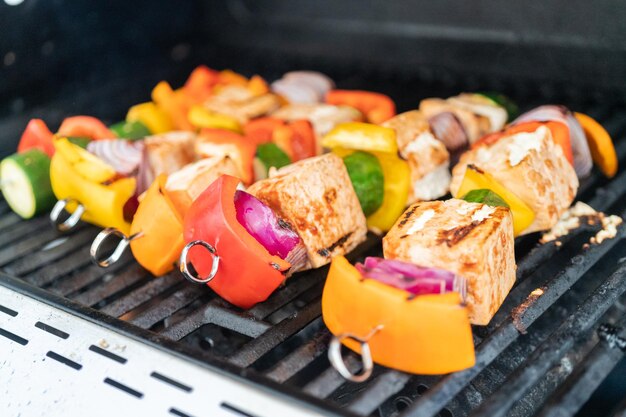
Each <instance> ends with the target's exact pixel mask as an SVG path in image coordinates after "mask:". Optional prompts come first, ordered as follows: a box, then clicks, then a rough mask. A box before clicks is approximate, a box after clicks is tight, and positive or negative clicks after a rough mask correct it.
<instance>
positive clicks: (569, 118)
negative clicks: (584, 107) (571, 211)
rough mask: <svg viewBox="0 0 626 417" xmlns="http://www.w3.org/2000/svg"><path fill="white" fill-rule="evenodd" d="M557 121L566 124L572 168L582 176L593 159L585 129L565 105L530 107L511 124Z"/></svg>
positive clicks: (588, 169)
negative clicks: (572, 158)
mask: <svg viewBox="0 0 626 417" xmlns="http://www.w3.org/2000/svg"><path fill="white" fill-rule="evenodd" d="M532 121H537V122H548V121H552V122H559V123H563V124H565V125H567V127H568V128H569V135H570V137H569V140H570V143H571V145H572V153H573V154H574V170H575V171H576V175H578V177H580V178H582V177H585V176H587V175H589V173H590V172H591V169H592V168H593V160H592V158H591V152H590V151H589V145H588V144H587V138H586V136H585V131H584V130H583V128H582V126H581V125H580V123H578V120H576V117H574V115H573V114H572V112H571V111H570V110H569V109H568V108H567V107H565V106H557V105H552V104H548V105H545V106H539V107H537V108H535V109H532V110H530V111H528V112H526V113H524V114H522V115H521V116H519V117H518V118H517V119H515V120H514V121H513V123H512V124H513V125H516V124H520V123H524V122H532Z"/></svg>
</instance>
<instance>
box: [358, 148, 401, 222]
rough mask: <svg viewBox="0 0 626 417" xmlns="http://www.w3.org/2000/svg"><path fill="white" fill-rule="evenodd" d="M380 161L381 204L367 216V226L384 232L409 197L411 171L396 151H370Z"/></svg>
mask: <svg viewBox="0 0 626 417" xmlns="http://www.w3.org/2000/svg"><path fill="white" fill-rule="evenodd" d="M372 153H373V154H374V155H375V156H376V157H377V158H378V161H379V162H380V166H381V167H382V169H383V176H384V178H385V185H384V187H385V194H384V196H383V204H382V205H381V206H380V207H379V209H378V210H376V211H375V212H374V213H372V214H370V215H369V217H368V218H367V226H368V227H369V228H370V229H372V230H374V231H381V232H386V231H388V230H389V229H391V227H392V226H393V225H394V223H395V222H396V220H398V217H400V216H401V215H402V213H403V212H404V209H405V208H406V203H407V200H408V199H409V189H410V188H411V171H410V169H409V164H408V163H407V162H406V161H405V160H403V159H400V158H399V157H398V154H397V153H384V152H372Z"/></svg>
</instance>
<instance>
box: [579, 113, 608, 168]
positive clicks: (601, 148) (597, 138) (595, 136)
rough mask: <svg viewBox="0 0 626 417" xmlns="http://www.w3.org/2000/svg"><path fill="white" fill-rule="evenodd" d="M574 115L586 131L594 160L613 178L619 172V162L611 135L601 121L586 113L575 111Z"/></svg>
mask: <svg viewBox="0 0 626 417" xmlns="http://www.w3.org/2000/svg"><path fill="white" fill-rule="evenodd" d="M574 115H575V116H576V119H577V120H578V122H579V123H580V125H581V126H582V128H583V130H584V131H585V136H586V137H587V143H588V144H589V150H590V151H591V157H592V158H593V161H594V162H595V163H596V164H597V165H598V167H599V168H600V171H602V173H603V174H604V175H606V176H607V177H609V178H613V177H614V176H615V174H616V173H617V166H618V162H617V154H616V153H615V146H613V141H612V140H611V136H610V135H609V133H608V132H607V131H606V130H605V129H604V128H603V127H602V125H601V124H600V123H598V122H596V121H595V120H593V119H592V118H591V117H589V116H587V115H586V114H582V113H574Z"/></svg>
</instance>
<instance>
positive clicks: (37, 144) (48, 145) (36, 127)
mask: <svg viewBox="0 0 626 417" xmlns="http://www.w3.org/2000/svg"><path fill="white" fill-rule="evenodd" d="M32 148H36V149H40V150H41V151H43V152H44V153H45V154H46V155H48V156H49V157H52V155H54V145H53V144H52V132H50V129H48V126H47V125H46V122H44V121H43V120H41V119H32V120H31V121H30V122H28V124H27V125H26V129H24V133H22V137H21V138H20V143H19V144H18V145H17V151H18V152H25V151H27V150H29V149H32Z"/></svg>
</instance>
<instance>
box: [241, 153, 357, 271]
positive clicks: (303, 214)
mask: <svg viewBox="0 0 626 417" xmlns="http://www.w3.org/2000/svg"><path fill="white" fill-rule="evenodd" d="M248 192H250V193H251V194H253V195H255V196H256V197H257V198H258V199H259V200H261V201H263V202H264V203H265V204H267V205H268V206H270V207H271V208H272V209H273V210H274V211H275V212H276V213H277V214H278V215H279V216H280V217H282V218H283V219H284V220H286V221H288V222H289V223H290V224H291V225H292V227H293V228H294V230H295V231H296V232H297V233H298V234H299V235H300V238H301V239H302V242H303V244H304V246H305V247H306V249H307V254H308V257H309V263H310V267H313V268H318V267H320V266H322V265H325V264H327V263H329V262H330V260H331V258H332V257H333V256H337V255H344V254H346V253H348V252H350V251H351V250H352V249H354V247H356V246H357V245H358V244H359V243H361V242H362V241H364V240H365V235H366V233H367V226H366V224H365V216H364V215H363V211H361V206H360V204H359V199H358V198H357V196H356V193H355V192H354V188H353V187H352V183H351V182H350V177H349V176H348V171H347V170H346V167H345V166H344V164H343V161H342V160H341V158H339V157H338V156H337V155H335V154H332V153H329V154H325V155H322V156H318V157H314V158H309V159H305V160H302V161H299V162H297V163H295V164H292V165H289V166H286V167H284V168H281V169H279V170H278V171H276V172H275V173H274V174H273V175H271V177H270V178H268V179H265V180H262V181H258V182H257V183H255V184H253V185H252V186H250V188H249V189H248Z"/></svg>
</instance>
